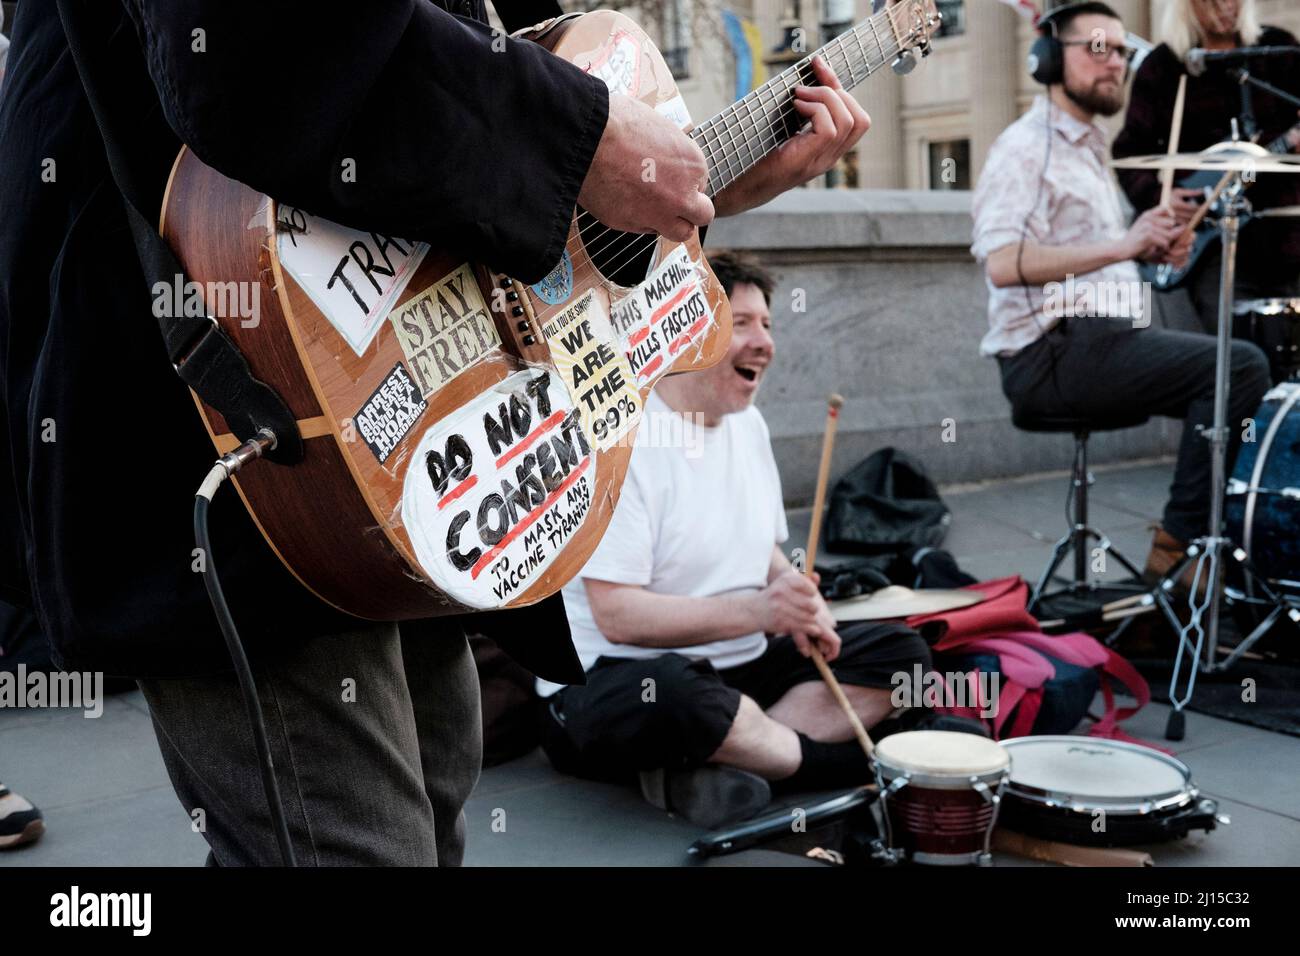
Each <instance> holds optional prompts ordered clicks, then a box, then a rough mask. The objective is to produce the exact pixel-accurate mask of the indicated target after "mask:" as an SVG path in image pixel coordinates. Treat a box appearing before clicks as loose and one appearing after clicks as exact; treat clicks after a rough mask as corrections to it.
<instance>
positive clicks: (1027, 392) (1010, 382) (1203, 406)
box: [998, 318, 1269, 541]
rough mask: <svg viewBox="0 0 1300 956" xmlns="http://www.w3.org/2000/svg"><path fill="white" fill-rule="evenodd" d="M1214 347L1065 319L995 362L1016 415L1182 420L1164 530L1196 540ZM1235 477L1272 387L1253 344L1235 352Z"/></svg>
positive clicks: (1231, 405) (1187, 336) (1202, 526)
mask: <svg viewBox="0 0 1300 956" xmlns="http://www.w3.org/2000/svg"><path fill="white" fill-rule="evenodd" d="M1214 355H1215V340H1214V338H1213V337H1212V336H1210V335H1204V334H1201V333H1198V332H1176V331H1173V330H1170V329H1160V328H1154V327H1149V328H1143V329H1135V328H1134V327H1133V324H1132V322H1131V321H1130V320H1128V319H1102V318H1075V319H1065V320H1062V321H1061V322H1060V323H1059V324H1058V325H1056V326H1054V327H1053V328H1052V329H1051V330H1049V331H1048V333H1047V335H1045V336H1044V337H1043V338H1041V339H1039V340H1038V341H1037V342H1035V343H1033V344H1032V345H1030V346H1027V347H1026V348H1024V349H1022V350H1021V351H1019V352H1017V353H1016V354H1015V355H1013V356H1011V357H1009V358H1000V359H999V360H998V362H999V364H1000V365H1001V368H1002V390H1003V392H1005V393H1006V396H1007V398H1009V399H1010V400H1011V404H1012V405H1013V406H1014V407H1015V408H1016V409H1017V410H1023V411H1028V412H1032V413H1037V414H1040V415H1060V416H1077V417H1081V418H1107V417H1111V416H1116V415H1121V416H1122V415H1127V414H1129V413H1131V412H1133V411H1135V410H1141V411H1144V412H1149V413H1150V414H1153V415H1167V416H1169V417H1171V418H1181V419H1183V421H1184V424H1183V437H1182V441H1181V443H1180V444H1179V446H1178V462H1177V465H1176V466H1175V468H1174V480H1173V484H1171V485H1170V488H1169V501H1168V503H1167V504H1166V505H1165V513H1164V522H1163V523H1164V528H1165V530H1166V531H1168V532H1169V533H1170V534H1171V535H1173V536H1174V537H1175V538H1180V539H1182V540H1184V541H1190V540H1191V539H1193V538H1196V537H1198V536H1200V535H1203V534H1205V533H1206V532H1207V530H1208V525H1209V514H1210V446H1209V442H1208V441H1206V439H1205V437H1204V436H1203V435H1202V434H1201V433H1200V431H1199V426H1207V427H1208V426H1209V425H1211V424H1213V422H1214ZM1231 369H1232V371H1231V385H1230V387H1229V398H1228V428H1229V432H1230V435H1231V443H1230V446H1229V459H1228V468H1229V471H1231V467H1232V461H1233V459H1234V458H1235V457H1236V453H1237V447H1238V446H1239V444H1240V442H1241V433H1242V420H1243V419H1246V418H1249V417H1250V416H1252V415H1254V413H1255V411H1256V409H1257V408H1258V407H1259V401H1260V399H1261V398H1262V397H1263V395H1264V393H1265V392H1266V391H1267V390H1268V387H1269V368H1268V361H1267V359H1265V357H1264V353H1263V352H1261V351H1260V350H1259V349H1258V348H1257V347H1256V346H1255V345H1253V344H1252V343H1250V342H1243V341H1240V340H1236V341H1234V342H1233V343H1232V353H1231Z"/></svg>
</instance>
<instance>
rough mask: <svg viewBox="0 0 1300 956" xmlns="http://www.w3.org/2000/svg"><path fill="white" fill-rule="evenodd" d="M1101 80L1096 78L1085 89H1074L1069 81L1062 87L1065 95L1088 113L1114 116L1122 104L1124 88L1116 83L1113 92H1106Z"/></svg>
mask: <svg viewBox="0 0 1300 956" xmlns="http://www.w3.org/2000/svg"><path fill="white" fill-rule="evenodd" d="M1103 82H1104V81H1102V80H1097V81H1096V82H1094V83H1093V84H1092V86H1091V87H1089V88H1088V89H1086V90H1080V89H1076V88H1074V87H1072V86H1071V85H1070V84H1069V83H1066V84H1065V85H1064V87H1063V88H1064V90H1065V95H1066V96H1068V97H1069V98H1070V99H1071V100H1072V101H1074V102H1075V103H1078V104H1079V105H1080V106H1081V107H1083V108H1084V109H1085V110H1087V111H1088V112H1089V113H1096V114H1098V115H1099V116H1114V115H1115V114H1116V113H1118V112H1119V111H1120V108H1121V107H1122V106H1123V105H1124V88H1123V87H1122V86H1121V85H1119V84H1116V85H1115V88H1114V92H1106V91H1105V90H1104V89H1103V87H1102V83H1103Z"/></svg>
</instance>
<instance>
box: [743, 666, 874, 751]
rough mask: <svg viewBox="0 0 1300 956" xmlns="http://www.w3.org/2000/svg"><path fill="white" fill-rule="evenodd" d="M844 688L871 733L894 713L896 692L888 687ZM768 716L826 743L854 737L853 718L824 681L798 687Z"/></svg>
mask: <svg viewBox="0 0 1300 956" xmlns="http://www.w3.org/2000/svg"><path fill="white" fill-rule="evenodd" d="M840 686H841V689H842V690H843V691H844V696H845V697H847V698H848V699H849V704H850V705H852V707H853V711H854V713H856V714H857V715H858V719H859V720H860V721H862V726H863V727H866V728H867V729H868V730H870V729H871V728H872V727H874V726H875V725H876V724H878V723H880V722H881V721H882V720H884V719H885V718H886V717H888V716H889V715H890V714H891V713H892V712H893V710H894V705H893V703H892V702H891V701H890V696H891V694H892V693H893V692H892V691H891V690H889V689H887V688H880V687H858V686H856V685H852V684H842V685H840ZM767 715H768V716H769V717H771V718H772V719H773V720H775V721H777V722H778V723H781V724H784V725H785V726H786V727H790V728H792V729H794V730H797V731H799V733H801V734H807V735H808V736H809V737H811V738H812V739H813V740H820V741H822V742H823V743H840V742H842V741H845V740H851V739H852V738H853V728H852V726H850V725H849V718H848V717H847V716H845V714H844V711H843V710H841V709H840V705H839V703H838V702H837V701H836V700H835V696H834V695H833V694H832V693H831V689H830V688H829V687H827V686H826V684H825V682H824V681H806V682H805V683H802V684H795V685H794V686H793V687H791V688H790V689H789V690H788V691H786V693H785V695H784V696H782V698H781V699H780V700H778V701H777V702H776V703H775V704H773V705H772V706H771V707H769V708H768V709H767Z"/></svg>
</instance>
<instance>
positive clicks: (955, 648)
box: [907, 575, 1169, 753]
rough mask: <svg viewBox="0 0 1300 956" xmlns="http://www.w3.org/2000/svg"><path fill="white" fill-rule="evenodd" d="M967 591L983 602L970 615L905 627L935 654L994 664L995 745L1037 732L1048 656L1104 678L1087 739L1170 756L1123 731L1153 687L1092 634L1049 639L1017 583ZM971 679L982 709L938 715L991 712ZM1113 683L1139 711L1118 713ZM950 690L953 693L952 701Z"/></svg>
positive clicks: (1050, 673) (921, 619) (920, 619)
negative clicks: (1099, 708)
mask: <svg viewBox="0 0 1300 956" xmlns="http://www.w3.org/2000/svg"><path fill="white" fill-rule="evenodd" d="M969 590H972V591H978V592H980V593H981V594H984V595H985V600H983V601H981V602H980V603H979V604H974V605H972V606H970V607H966V608H959V609H956V610H952V611H941V612H938V613H935V614H925V615H918V616H916V617H911V618H908V619H907V624H908V625H909V626H910V627H912V628H914V629H916V630H917V631H920V632H921V633H922V634H923V635H925V637H926V640H927V641H928V642H929V643H930V646H931V647H932V648H933V649H934V650H935V651H939V652H953V653H957V652H959V653H962V654H978V653H984V654H992V655H996V656H997V658H998V662H999V668H1000V670H1001V672H1002V679H1001V691H1000V693H999V694H998V701H997V709H996V716H995V717H994V718H993V720H992V727H991V730H992V732H993V737H994V739H996V740H1001V739H1003V738H1004V737H1023V736H1025V735H1027V734H1028V733H1029V732H1030V729H1031V728H1032V727H1033V726H1034V720H1035V718H1037V716H1038V711H1039V708H1040V706H1041V705H1042V694H1043V685H1044V683H1046V682H1047V681H1048V680H1050V679H1051V678H1053V677H1054V676H1055V675H1056V669H1055V667H1054V666H1053V664H1052V662H1051V661H1050V660H1049V659H1048V658H1046V657H1044V656H1043V655H1044V654H1048V655H1051V656H1052V657H1055V658H1057V659H1058V660H1062V661H1066V662H1067V663H1070V664H1075V665H1076V666H1079V667H1094V668H1097V670H1098V672H1099V673H1098V678H1099V683H1100V686H1101V692H1102V699H1103V701H1104V702H1105V712H1104V713H1103V714H1102V716H1101V717H1100V718H1094V720H1095V723H1094V724H1093V725H1092V726H1091V727H1090V728H1089V729H1088V736H1090V737H1104V738H1107V739H1110V740H1124V741H1128V742H1130V743H1138V744H1142V745H1143V746H1146V747H1153V748H1154V749H1156V750H1161V751H1164V752H1165V753H1168V752H1169V751H1167V750H1165V748H1163V747H1156V746H1155V745H1154V744H1151V743H1148V742H1147V741H1144V740H1140V739H1138V738H1136V737H1132V736H1130V735H1129V734H1127V733H1125V732H1124V730H1123V729H1122V728H1121V727H1120V726H1119V722H1120V721H1121V720H1127V719H1128V718H1129V717H1132V716H1133V715H1134V714H1136V713H1137V712H1138V711H1139V710H1141V709H1142V708H1143V707H1144V706H1146V704H1147V703H1148V702H1149V701H1150V700H1151V689H1150V687H1149V686H1148V685H1147V682H1146V680H1145V679H1144V678H1143V677H1142V675H1141V674H1139V673H1138V672H1137V669H1136V668H1134V667H1133V665H1132V664H1130V663H1129V662H1128V661H1126V660H1125V659H1124V658H1122V657H1120V656H1119V655H1118V654H1116V653H1115V652H1114V651H1112V650H1111V649H1110V648H1108V647H1106V646H1105V645H1104V644H1102V643H1101V642H1100V641H1098V640H1097V639H1096V638H1094V637H1092V636H1091V635H1090V634H1084V633H1082V632H1075V633H1073V634H1059V635H1047V634H1044V633H1043V632H1042V630H1041V629H1040V628H1039V626H1038V621H1037V620H1035V619H1034V617H1033V615H1031V614H1030V613H1029V612H1028V611H1026V610H1025V604H1026V601H1027V600H1028V597H1029V586H1028V585H1027V584H1026V583H1025V582H1024V581H1023V580H1022V579H1021V578H1020V577H1019V576H1018V575H1014V576H1012V577H1007V578H998V579H996V580H993V581H985V582H982V583H979V584H972V585H970V587H969ZM936 638H937V640H936ZM966 676H967V678H968V680H969V681H970V684H969V686H968V691H969V695H968V696H967V697H966V699H967V700H976V701H978V705H977V706H973V707H942V708H939V709H940V711H941V712H943V713H950V714H955V715H957V716H961V717H973V718H975V719H980V717H979V712H980V711H981V710H984V711H987V710H988V709H989V705H991V704H992V701H986V700H982V699H981V693H980V691H981V687H980V684H979V681H978V680H977V675H976V674H974V673H971V674H968V675H966ZM1112 680H1113V681H1117V682H1118V683H1119V684H1120V685H1122V686H1123V687H1125V688H1126V689H1127V690H1128V692H1129V693H1130V694H1131V695H1132V696H1133V697H1134V698H1136V700H1137V704H1136V706H1133V707H1122V708H1117V707H1116V706H1115V694H1114V691H1113V690H1112V688H1111V681H1112ZM953 690H955V688H949V693H952V691H953ZM948 699H949V700H953V699H955V698H954V697H951V696H950V697H949V698H948ZM1013 711H1014V712H1015V720H1013V721H1012V722H1011V725H1010V726H1009V727H1008V726H1007V725H1006V723H1007V718H1008V716H1009V715H1010V714H1011V713H1012V712H1013ZM1090 716H1091V715H1090Z"/></svg>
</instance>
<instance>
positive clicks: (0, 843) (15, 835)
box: [0, 783, 45, 850]
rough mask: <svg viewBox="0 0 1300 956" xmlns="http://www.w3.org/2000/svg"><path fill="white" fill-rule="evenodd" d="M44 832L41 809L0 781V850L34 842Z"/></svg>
mask: <svg viewBox="0 0 1300 956" xmlns="http://www.w3.org/2000/svg"><path fill="white" fill-rule="evenodd" d="M44 832H45V823H44V821H43V819H42V817H41V811H40V810H37V809H36V808H35V807H34V806H32V805H31V804H30V803H28V802H27V801H26V800H24V799H23V798H22V797H20V796H19V795H18V794H16V793H13V792H12V791H10V790H9V788H8V787H6V786H5V785H4V784H2V783H0V850H12V849H13V848H14V847H17V846H22V845H23V844H24V843H35V842H36V841H37V840H39V839H40V838H41V834H42V833H44Z"/></svg>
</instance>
